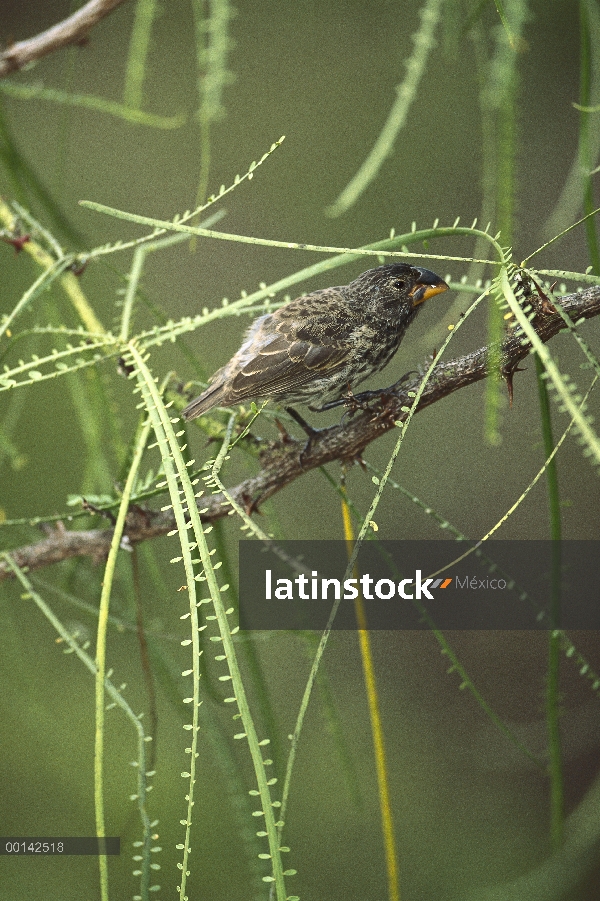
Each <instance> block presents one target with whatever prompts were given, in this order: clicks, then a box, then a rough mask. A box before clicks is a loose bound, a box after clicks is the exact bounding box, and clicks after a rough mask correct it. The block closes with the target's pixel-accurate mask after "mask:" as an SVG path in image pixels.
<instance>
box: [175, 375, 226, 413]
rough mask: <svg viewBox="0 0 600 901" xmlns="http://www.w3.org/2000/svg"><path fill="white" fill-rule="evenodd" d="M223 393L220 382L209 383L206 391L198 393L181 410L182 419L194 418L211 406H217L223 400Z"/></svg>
mask: <svg viewBox="0 0 600 901" xmlns="http://www.w3.org/2000/svg"><path fill="white" fill-rule="evenodd" d="M225 393H226V392H225V391H224V388H223V385H222V384H221V383H217V384H216V385H209V387H208V388H207V389H206V391H204V392H203V393H202V394H199V395H198V397H195V398H194V400H193V401H192V402H191V403H189V404H188V405H187V407H186V408H185V409H184V410H182V412H181V415H182V417H183V418H184V419H195V418H196V417H197V416H202V414H203V413H206V412H207V411H208V410H211V409H212V408H213V407H217V406H218V405H219V404H220V403H221V401H222V400H223V398H224V395H225Z"/></svg>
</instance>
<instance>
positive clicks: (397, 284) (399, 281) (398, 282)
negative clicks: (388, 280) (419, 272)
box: [394, 278, 406, 291]
mask: <svg viewBox="0 0 600 901" xmlns="http://www.w3.org/2000/svg"><path fill="white" fill-rule="evenodd" d="M405 284H406V282H403V281H402V279H401V278H397V279H396V281H395V282H394V288H398V290H399V291H402V289H403V288H404V286H405Z"/></svg>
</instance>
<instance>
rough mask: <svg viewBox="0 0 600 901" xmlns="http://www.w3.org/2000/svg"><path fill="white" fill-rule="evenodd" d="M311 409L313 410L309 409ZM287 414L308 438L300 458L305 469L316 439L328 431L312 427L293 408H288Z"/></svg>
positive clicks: (286, 409)
mask: <svg viewBox="0 0 600 901" xmlns="http://www.w3.org/2000/svg"><path fill="white" fill-rule="evenodd" d="M309 409H312V408H311V407H309ZM285 412H286V413H288V414H289V415H290V416H291V417H292V419H294V420H295V421H296V422H297V423H298V425H299V426H300V428H301V429H302V431H303V432H305V433H306V435H307V436H308V438H307V441H306V444H305V445H304V447H303V448H302V450H301V451H300V458H299V459H300V466H301V467H302V468H303V469H304V458H305V457H306V454H307V453H308V452H309V451H310V449H311V446H312V443H313V441H314V440H315V438H316V437H317V436H318V435H320V433H321V432H325V431H326V429H315V428H313V426H312V425H310V423H308V422H307V421H306V419H304V417H303V416H301V415H300V413H298V411H297V410H294V408H293V407H286V408H285ZM288 437H289V436H288Z"/></svg>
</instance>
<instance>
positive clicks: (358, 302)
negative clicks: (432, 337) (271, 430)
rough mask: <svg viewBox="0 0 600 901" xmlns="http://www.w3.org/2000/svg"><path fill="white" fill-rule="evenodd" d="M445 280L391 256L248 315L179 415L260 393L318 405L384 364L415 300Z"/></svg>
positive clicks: (283, 400) (413, 310) (198, 413)
mask: <svg viewBox="0 0 600 901" xmlns="http://www.w3.org/2000/svg"><path fill="white" fill-rule="evenodd" d="M447 288H448V285H447V284H446V283H445V282H444V281H442V279H441V278H439V276H437V275H435V273H433V272H430V271H429V270H428V269H421V268H418V267H415V266H409V265H407V264H406V263H391V264H388V265H386V266H379V267H378V268H377V269H369V270H368V271H367V272H363V273H362V275H360V276H359V277H358V278H357V279H355V280H354V281H353V282H350V284H349V285H341V286H339V287H335V288H324V289H322V290H320V291H313V292H312V294H304V295H303V296H302V297H298V298H296V300H292V301H290V302H289V303H287V304H285V305H284V306H282V307H280V308H279V309H278V310H276V311H275V312H274V313H268V314H267V315H265V316H260V317H259V318H258V319H255V321H254V322H253V323H252V325H251V326H250V328H249V329H248V331H247V333H246V336H245V340H244V343H243V344H242V346H241V347H240V349H239V350H238V352H237V353H236V354H235V355H234V356H233V357H232V358H231V360H230V361H229V363H227V364H226V365H225V366H223V368H222V369H219V371H218V372H216V373H215V374H214V376H213V377H212V379H211V382H210V385H209V386H208V388H207V389H206V391H204V392H203V393H202V394H200V395H199V396H198V397H197V398H195V400H193V401H192V402H191V403H190V404H188V406H187V407H186V408H185V410H184V411H183V413H182V415H183V417H184V418H185V419H194V418H195V417H196V416H201V415H202V414H203V413H206V412H207V411H208V410H210V409H212V407H217V406H218V407H230V406H235V405H236V404H239V403H242V402H243V401H248V400H257V399H259V398H273V400H275V401H276V402H277V403H280V404H283V405H287V404H294V403H303V404H308V405H309V409H311V410H318V409H319V406H323V405H324V404H326V403H327V402H330V401H333V400H338V399H339V398H340V397H341V396H342V395H343V394H344V393H345V392H347V391H348V389H349V388H350V389H352V388H354V387H355V386H356V385H358V384H360V382H362V381H364V379H366V378H367V377H368V376H370V375H371V374H372V373H374V372H378V371H379V370H380V369H383V367H384V366H386V365H387V363H389V361H390V360H391V358H392V357H393V355H394V354H395V353H396V351H397V349H398V347H399V345H400V342H401V341H402V338H403V336H404V333H405V331H406V329H407V328H408V326H409V325H410V323H411V322H412V321H413V319H414V318H415V316H416V315H417V313H418V311H419V306H420V304H421V303H423V301H425V300H427V298H429V297H433V296H434V295H435V294H439V293H441V292H442V291H446V290H447Z"/></svg>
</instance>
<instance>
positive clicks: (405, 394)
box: [0, 286, 600, 581]
mask: <svg viewBox="0 0 600 901" xmlns="http://www.w3.org/2000/svg"><path fill="white" fill-rule="evenodd" d="M534 297H535V295H534ZM531 299H532V300H533V298H531ZM556 302H558V301H556ZM560 303H561V306H562V308H563V310H564V311H565V312H566V313H567V314H568V315H569V316H570V318H571V319H572V320H573V321H574V322H576V321H577V320H579V319H580V318H581V317H583V318H585V319H591V318H593V317H594V316H597V315H598V314H600V286H598V287H593V288H589V289H588V290H586V291H582V292H580V293H577V294H570V295H567V296H565V297H562V298H561V299H560ZM543 308H544V307H543V305H542V309H543ZM546 309H547V308H546ZM532 324H533V326H534V328H535V330H536V332H537V333H538V335H539V336H540V338H541V340H542V341H544V342H547V341H549V340H550V339H551V338H553V337H554V336H555V335H556V334H558V332H560V331H562V330H563V329H564V328H566V325H565V323H564V321H563V319H562V318H561V316H560V315H559V314H554V315H551V314H550V315H548V314H542V313H540V314H539V315H538V316H536V318H535V320H534V321H533V323H532ZM522 338H523V336H522V334H519V335H518V336H517V335H515V333H514V331H513V330H512V329H511V330H510V331H509V332H508V334H507V336H506V337H505V339H504V341H503V342H502V344H501V346H500V347H499V348H498V347H487V346H486V347H481V348H479V350H476V351H474V352H473V353H470V354H466V355H465V356H463V357H458V358H457V359H455V360H449V361H447V362H442V363H439V364H438V365H437V366H436V368H435V369H434V371H433V373H432V375H431V377H430V379H429V381H428V383H427V385H426V386H425V389H424V391H423V394H422V396H421V399H420V402H419V406H418V408H417V412H420V411H421V410H424V409H425V408H426V407H429V406H430V405H431V404H434V403H436V402H437V401H439V400H441V399H442V398H444V397H447V396H448V395H449V394H453V393H454V392H455V391H458V390H459V389H460V388H465V387H466V386H467V385H472V384H474V383H475V382H479V381H481V380H482V379H484V378H486V377H487V376H488V375H489V369H488V359H489V358H490V354H491V353H492V351H494V352H497V351H498V350H499V352H500V364H501V371H502V374H503V376H504V378H506V379H507V382H508V383H509V384H510V383H511V382H512V374H513V373H514V372H515V371H516V369H517V366H518V364H519V363H520V362H521V361H522V360H523V359H525V357H526V356H527V355H528V354H529V352H530V345H529V344H526V345H523V344H522V343H521V342H522ZM494 355H495V354H494ZM496 358H497V357H496ZM421 380H422V377H417V378H416V379H413V380H412V381H410V382H406V381H404V382H400V383H398V384H397V385H394V386H392V387H391V388H389V389H387V390H386V392H385V396H384V399H383V400H382V401H381V403H380V404H379V406H378V408H377V413H376V415H374V413H373V411H369V410H361V411H360V412H359V413H357V414H356V415H355V416H354V417H353V418H352V419H351V420H350V421H349V422H348V423H347V424H344V425H342V424H339V425H334V426H330V427H329V428H326V429H322V430H321V431H320V432H319V433H318V434H317V435H316V436H315V437H314V438H313V439H311V441H310V444H309V446H308V447H305V445H306V441H305V440H304V439H302V440H299V441H298V440H295V439H292V438H289V439H287V440H285V441H283V440H282V441H278V442H275V443H273V444H271V445H270V446H269V447H268V448H266V449H265V450H264V451H263V452H262V454H261V456H260V464H261V468H260V470H259V471H258V473H257V474H256V475H255V476H252V477H251V478H249V479H245V480H244V481H243V482H240V484H239V485H236V486H235V487H234V488H231V489H230V491H229V493H230V495H231V496H232V497H233V498H234V500H236V501H237V502H238V503H239V504H241V505H242V506H245V507H246V509H247V510H249V511H252V510H256V509H257V508H258V506H259V505H260V504H262V503H264V501H266V500H267V498H269V497H271V496H272V495H274V494H275V493H276V492H278V491H281V489H282V488H284V487H285V486H286V485H289V484H290V482H293V481H294V480H295V479H297V478H299V477H300V476H303V475H304V474H305V473H306V472H308V471H309V470H311V469H315V468H317V467H319V466H323V465H324V464H325V463H330V462H332V461H333V460H342V461H343V460H355V459H357V458H358V457H359V456H360V454H361V453H362V451H363V450H364V449H365V447H367V445H368V444H370V443H371V442H372V441H374V440H375V439H376V438H379V437H380V436H381V435H384V434H385V433H386V432H388V431H390V429H393V428H394V427H395V426H394V422H395V421H397V420H402V419H404V418H405V417H406V414H405V413H403V412H402V409H401V408H402V407H403V406H410V404H411V403H412V398H411V397H410V396H409V392H411V391H412V392H415V391H416V390H417V389H418V388H419V385H420V382H421ZM374 393H375V392H374ZM198 506H199V509H200V513H201V515H202V520H203V521H204V522H213V521H214V520H217V519H220V518H222V517H223V516H226V515H227V513H228V512H229V510H230V507H229V504H228V503H227V501H226V500H225V498H224V496H223V495H222V494H214V495H212V496H209V497H207V498H202V499H200V500H199V502H198ZM173 528H175V521H174V518H173V515H172V513H170V512H164V511H154V510H142V509H141V508H139V507H132V508H131V510H130V512H129V514H128V517H127V523H126V527H125V533H124V535H125V537H124V543H125V546H126V547H127V546H129V547H131V546H132V545H134V544H137V543H138V542H140V541H145V540H147V539H149V538H156V537H158V536H160V535H166V533H167V532H169V531H171V529H173ZM111 538H112V529H98V530H89V531H79V532H78V531H67V530H66V529H65V528H64V526H62V525H60V526H59V527H58V528H56V529H54V530H53V531H52V532H51V533H50V534H49V535H48V536H47V537H46V538H45V539H44V540H43V541H40V542H38V543H37V544H32V545H28V546H26V547H21V548H17V549H16V550H14V551H11V556H12V558H13V560H14V561H15V563H16V564H17V565H18V566H20V567H22V568H27V569H30V570H32V569H39V568H41V567H44V566H48V565H49V564H51V563H58V562H60V561H62V560H67V559H69V558H71V557H80V556H86V557H91V558H92V559H93V560H94V561H96V562H99V561H101V560H103V559H104V558H105V557H106V555H107V554H108V549H109V547H110V542H111ZM9 575H10V570H9V568H8V566H7V565H6V563H5V562H3V561H1V560H0V581H1V580H2V579H5V578H7V577H8V576H9Z"/></svg>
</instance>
